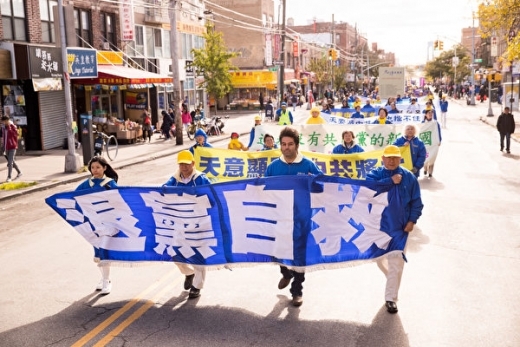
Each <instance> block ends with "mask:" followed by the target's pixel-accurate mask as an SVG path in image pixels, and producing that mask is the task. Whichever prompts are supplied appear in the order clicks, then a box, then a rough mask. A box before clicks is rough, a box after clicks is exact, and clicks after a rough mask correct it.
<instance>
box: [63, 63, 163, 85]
mask: <svg viewBox="0 0 520 347" xmlns="http://www.w3.org/2000/svg"><path fill="white" fill-rule="evenodd" d="M73 83H74V84H143V85H144V84H151V83H173V78H172V77H170V76H164V75H159V74H156V73H153V72H148V71H143V70H139V69H134V68H131V67H126V66H113V65H98V78H80V79H76V80H74V82H73Z"/></svg>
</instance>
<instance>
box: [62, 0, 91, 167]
mask: <svg viewBox="0 0 520 347" xmlns="http://www.w3.org/2000/svg"><path fill="white" fill-rule="evenodd" d="M58 13H59V17H60V18H59V20H60V24H59V25H60V41H61V60H62V68H63V91H64V92H65V126H66V127H67V144H68V147H69V148H68V149H69V151H68V153H67V154H66V155H65V172H78V170H79V167H80V158H79V154H76V144H75V141H74V133H73V131H72V103H71V98H70V79H69V78H70V76H69V67H68V64H67V39H66V37H65V14H64V11H63V0H58ZM89 131H90V129H89ZM89 160H90V158H89Z"/></svg>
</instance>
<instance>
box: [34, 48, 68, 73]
mask: <svg viewBox="0 0 520 347" xmlns="http://www.w3.org/2000/svg"><path fill="white" fill-rule="evenodd" d="M27 50H28V52H27V53H28V55H29V68H30V70H31V78H62V77H63V63H62V59H61V50H60V49H59V48H56V47H38V46H27Z"/></svg>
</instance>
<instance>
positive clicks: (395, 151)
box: [383, 145, 401, 158]
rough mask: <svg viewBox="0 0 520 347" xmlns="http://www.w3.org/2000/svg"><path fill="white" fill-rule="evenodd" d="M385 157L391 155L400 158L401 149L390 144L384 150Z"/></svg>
mask: <svg viewBox="0 0 520 347" xmlns="http://www.w3.org/2000/svg"><path fill="white" fill-rule="evenodd" d="M383 157H387V158H389V157H398V158H400V157H401V150H400V149H399V147H397V146H394V145H388V146H386V147H385V149H384V150H383Z"/></svg>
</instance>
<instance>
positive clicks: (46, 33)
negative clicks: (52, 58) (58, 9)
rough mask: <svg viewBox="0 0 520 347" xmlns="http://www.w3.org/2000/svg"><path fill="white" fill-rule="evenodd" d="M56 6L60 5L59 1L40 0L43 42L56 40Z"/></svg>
mask: <svg viewBox="0 0 520 347" xmlns="http://www.w3.org/2000/svg"><path fill="white" fill-rule="evenodd" d="M54 6H58V2H57V1H54V0H40V19H41V27H42V41H43V42H56V39H55V37H54V11H53V7H54Z"/></svg>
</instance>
